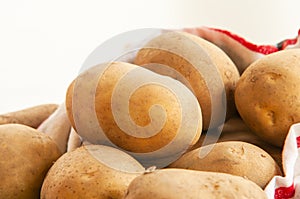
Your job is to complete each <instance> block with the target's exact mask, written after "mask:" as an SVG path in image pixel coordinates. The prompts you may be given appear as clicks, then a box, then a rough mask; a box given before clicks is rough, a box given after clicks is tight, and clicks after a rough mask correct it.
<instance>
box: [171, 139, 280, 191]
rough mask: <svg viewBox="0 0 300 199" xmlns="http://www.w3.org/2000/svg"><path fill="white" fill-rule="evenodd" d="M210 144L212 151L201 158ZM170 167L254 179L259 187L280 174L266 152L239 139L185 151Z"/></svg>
mask: <svg viewBox="0 0 300 199" xmlns="http://www.w3.org/2000/svg"><path fill="white" fill-rule="evenodd" d="M211 146H212V147H213V148H211V151H210V152H209V153H208V154H207V155H206V156H204V157H203V158H201V157H200V152H201V150H205V149H209V147H211ZM169 167H172V168H182V169H193V170H199V171H213V172H222V173H228V174H232V175H237V176H241V177H245V178H247V179H249V180H251V181H253V182H255V183H256V184H257V185H258V186H260V187H261V188H264V187H265V186H266V185H267V184H268V182H269V181H270V180H271V179H272V178H273V176H275V175H281V170H280V168H279V166H278V165H277V163H276V162H275V160H274V159H273V158H272V157H271V156H270V155H269V154H268V153H267V152H265V151H264V150H263V149H261V148H259V147H257V146H255V145H253V144H249V143H246V142H240V141H227V142H219V143H216V144H214V145H208V146H203V147H200V148H198V149H195V150H193V151H190V152H188V153H186V154H184V155H183V156H182V157H180V158H179V159H178V160H177V161H175V162H174V163H172V164H171V165H170V166H169ZM256 171H259V172H256Z"/></svg>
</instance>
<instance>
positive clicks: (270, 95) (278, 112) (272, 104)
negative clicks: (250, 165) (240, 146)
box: [235, 49, 300, 147]
mask: <svg viewBox="0 0 300 199" xmlns="http://www.w3.org/2000/svg"><path fill="white" fill-rule="evenodd" d="M299 77H300V49H290V50H284V51H280V52H277V53H273V54H270V55H267V56H265V57H263V58H261V59H259V60H257V61H256V62H254V63H253V64H251V65H250V66H249V67H248V68H247V69H246V70H245V71H244V73H243V75H242V76H241V78H240V80H239V81H238V83H237V87H236V91H235V102H236V106H237V109H238V112H239V113H240V115H241V117H242V119H243V120H244V121H245V123H246V124H247V125H248V126H249V127H250V128H251V129H252V130H253V131H254V132H255V133H256V134H257V135H258V136H259V137H261V138H262V139H263V140H265V141H266V142H269V143H271V144H273V145H276V146H280V147H281V146H283V144H284V140H285V138H286V135H287V133H288V130H289V128H290V126H291V125H292V124H294V123H297V122H300V78H299Z"/></svg>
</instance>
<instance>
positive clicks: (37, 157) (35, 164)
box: [0, 124, 61, 199]
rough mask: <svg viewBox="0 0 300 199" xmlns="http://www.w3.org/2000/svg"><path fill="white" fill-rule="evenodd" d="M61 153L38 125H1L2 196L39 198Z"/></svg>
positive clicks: (27, 198) (7, 197) (26, 198)
mask: <svg viewBox="0 0 300 199" xmlns="http://www.w3.org/2000/svg"><path fill="white" fill-rule="evenodd" d="M60 155H61V153H60V151H59V149H58V147H57V146H56V144H55V142H54V141H53V140H52V139H51V138H50V137H49V136H47V135H45V134H43V133H40V132H39V131H37V130H36V129H34V128H31V127H28V126H25V125H21V124H3V125H0V157H1V158H0V179H1V183H0V198H1V199H15V198H22V199H35V198H36V199H38V198H39V196H40V189H41V186H42V183H43V180H44V177H45V175H46V173H47V171H48V169H49V168H50V167H51V166H52V164H53V162H54V161H55V160H56V159H57V158H59V157H60Z"/></svg>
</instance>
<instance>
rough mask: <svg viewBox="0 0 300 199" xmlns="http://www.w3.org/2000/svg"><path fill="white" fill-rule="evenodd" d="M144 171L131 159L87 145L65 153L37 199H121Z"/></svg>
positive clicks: (52, 170) (97, 146)
mask: <svg viewBox="0 0 300 199" xmlns="http://www.w3.org/2000/svg"><path fill="white" fill-rule="evenodd" d="M144 171H145V169H144V168H143V167H142V166H141V165H140V164H139V163H138V162H137V161H136V160H135V159H133V158H132V157H131V156H129V155H127V154H126V153H124V152H122V151H120V150H118V149H115V148H112V147H108V146H102V145H87V146H82V147H80V148H77V149H75V150H73V151H71V152H67V153H65V154H64V155H63V156H61V158H59V159H58V160H57V162H56V163H55V164H54V165H53V166H52V167H51V169H50V170H49V172H48V174H47V176H46V178H45V180H44V183H43V187H42V190H41V199H56V198H70V199H71V198H72V199H81V198H98V199H111V198H114V199H118V198H123V196H124V195H125V193H126V190H127V187H128V185H129V183H130V182H131V181H132V180H133V179H134V178H135V177H137V176H139V175H141V174H142V173H143V172H144Z"/></svg>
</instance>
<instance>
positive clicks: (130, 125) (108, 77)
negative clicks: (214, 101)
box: [66, 62, 202, 167]
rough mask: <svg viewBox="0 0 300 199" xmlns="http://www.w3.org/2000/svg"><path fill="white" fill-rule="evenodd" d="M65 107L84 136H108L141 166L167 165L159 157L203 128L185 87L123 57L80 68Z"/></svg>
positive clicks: (173, 152)
mask: <svg viewBox="0 0 300 199" xmlns="http://www.w3.org/2000/svg"><path fill="white" fill-rule="evenodd" d="M66 110H67V114H68V116H69V119H70V122H71V124H72V126H73V128H74V129H75V130H76V132H77V133H78V135H79V136H80V137H82V139H83V141H87V142H90V143H92V144H105V143H108V141H109V142H111V143H113V144H114V145H115V146H117V147H119V148H121V149H124V150H126V151H128V152H131V154H133V155H134V157H135V158H136V159H138V160H139V161H140V160H142V161H144V162H141V163H142V164H143V165H144V166H145V167H149V166H153V165H156V166H157V167H164V166H166V165H168V164H169V163H170V162H168V163H165V162H164V160H166V161H170V160H169V159H170V157H172V156H177V155H178V154H180V153H182V152H183V151H184V150H186V149H187V148H188V147H190V146H191V145H193V144H195V143H196V142H197V140H198V139H199V137H200V134H201V131H202V116H201V109H200V106H199V103H198V101H197V99H196V97H195V96H194V95H193V93H192V92H191V91H190V90H189V89H188V88H186V87H185V86H184V85H183V84H182V83H180V82H179V81H177V80H174V79H172V78H170V77H167V76H162V75H159V74H156V73H154V72H152V71H149V70H147V69H144V68H142V67H139V66H136V65H134V64H129V63H124V62H112V63H103V64H100V65H97V66H94V67H92V68H90V69H88V70H86V71H84V72H83V73H82V74H80V75H79V76H78V77H77V78H76V79H75V80H74V81H73V82H72V83H71V84H70V86H69V88H68V90H67V94H66ZM165 146H167V147H165ZM160 149H162V150H160ZM150 159H151V162H148V160H150ZM175 159H177V158H175ZM161 160H162V161H161ZM158 161H159V162H158Z"/></svg>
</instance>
